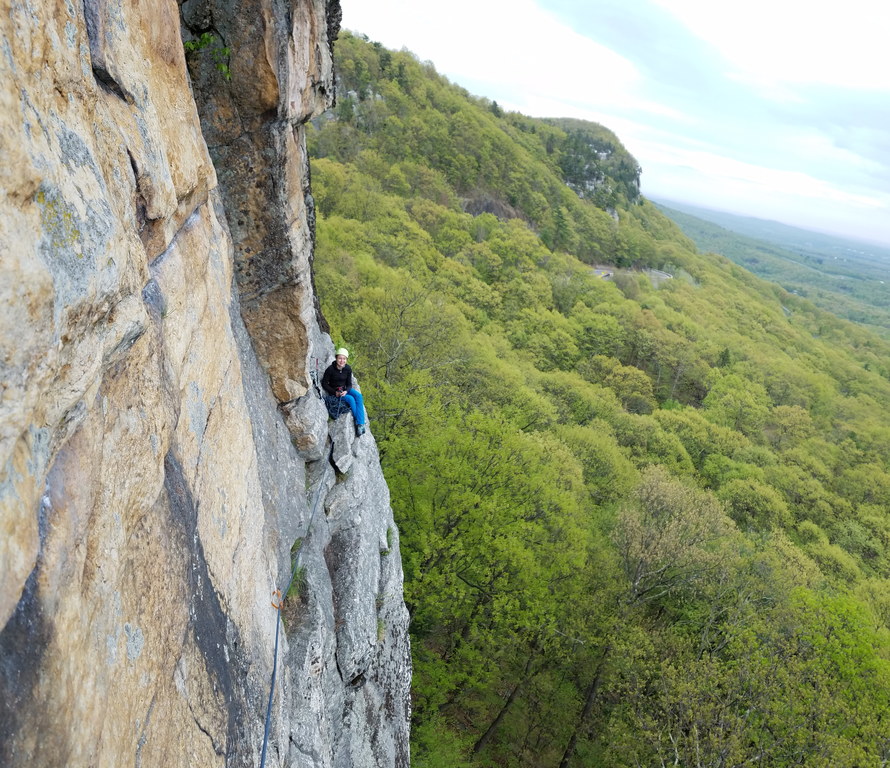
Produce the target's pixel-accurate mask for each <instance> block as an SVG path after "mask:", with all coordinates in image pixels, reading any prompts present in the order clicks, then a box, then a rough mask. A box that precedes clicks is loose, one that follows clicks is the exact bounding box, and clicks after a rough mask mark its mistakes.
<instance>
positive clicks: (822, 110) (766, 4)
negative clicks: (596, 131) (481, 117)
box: [342, 0, 890, 244]
mask: <svg viewBox="0 0 890 768" xmlns="http://www.w3.org/2000/svg"><path fill="white" fill-rule="evenodd" d="M342 6H343V27H344V28H345V29H349V30H353V31H356V32H360V33H364V34H366V35H367V36H368V37H369V38H370V39H371V40H376V41H379V42H381V43H383V44H384V45H385V46H387V47H388V48H394V49H397V50H398V49H401V48H406V49H408V50H410V51H411V52H413V53H414V54H415V55H417V56H418V58H420V59H421V60H422V61H431V62H433V64H434V65H435V67H436V70H437V71H438V72H440V73H441V74H443V75H445V76H446V77H448V79H449V80H451V81H452V82H455V83H458V84H459V85H461V86H463V87H464V88H466V89H467V90H469V91H470V92H471V93H473V94H475V95H477V96H485V97H487V98H489V99H492V100H495V101H497V102H498V103H499V104H500V105H501V106H503V107H504V108H506V109H510V110H517V111H519V112H522V113H523V114H526V115H531V116H535V117H578V118H582V119H586V120H594V121H596V122H599V123H602V124H603V125H605V126H606V127H608V128H611V129H612V130H613V131H615V133H617V134H618V137H619V138H620V139H621V141H622V143H623V144H624V145H625V146H626V147H627V148H628V150H630V152H631V153H632V154H633V155H634V157H636V159H637V162H639V163H640V165H641V166H642V168H643V176H642V187H643V194H645V195H647V196H650V197H656V198H659V197H660V198H669V199H673V200H678V201H684V202H688V203H693V204H697V205H702V206H705V207H710V208H717V209H721V210H726V211H731V212H733V213H740V214H743V215H751V216H757V217H760V218H767V219H775V220H777V221H782V222H784V223H787V224H792V225H796V226H802V227H805V228H808V229H817V230H820V231H826V232H832V233H837V234H842V235H847V236H850V237H856V238H859V239H865V240H872V241H877V242H881V243H884V244H890V2H887V0H845V1H844V2H842V3H828V2H813V1H812V0H745V1H744V2H739V1H738V0H722V2H721V1H720V0H587V1H586V2H585V1H584V0H546V2H545V1H544V0H540V1H539V2H535V0H448V2H443V0H437V2H433V0H342Z"/></svg>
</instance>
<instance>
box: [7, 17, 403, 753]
mask: <svg viewBox="0 0 890 768" xmlns="http://www.w3.org/2000/svg"><path fill="white" fill-rule="evenodd" d="M0 8H2V16H0V26H2V36H0V41H2V50H0V74H2V80H0V100H2V104H0V153H2V154H0V157H2V162H0V574H2V580H0V765H3V766H19V765H22V766H24V765H27V766H29V767H30V768H34V767H36V766H58V765H66V766H72V767H74V766H105V765H135V766H156V765H158V766H160V765H163V766H165V768H172V767H173V766H197V765H201V766H214V765H219V766H223V765H232V766H242V765H244V766H247V765H251V766H253V765H258V764H259V759H260V750H261V748H262V744H263V726H264V718H265V714H266V703H267V697H268V695H269V686H270V680H271V675H272V668H273V658H274V657H273V648H274V642H275V631H276V621H277V618H278V614H277V612H276V610H275V609H274V608H273V607H272V606H271V605H270V602H271V599H272V590H273V589H274V588H276V587H283V586H284V585H285V584H286V583H287V580H288V579H289V578H290V575H291V569H292V565H293V564H296V566H297V574H298V577H297V579H296V582H297V588H296V589H295V590H293V592H292V594H291V595H290V596H289V597H286V598H285V600H284V607H283V609H282V616H283V619H284V630H283V632H282V636H281V647H280V649H279V655H278V662H279V664H278V684H277V686H276V688H275V693H274V696H273V707H272V718H271V724H272V727H271V737H270V740H269V745H268V756H267V761H266V764H267V765H270V766H313V767H314V766H344V767H345V766H389V765H393V766H407V765H408V747H407V728H408V723H407V715H408V702H407V694H408V680H409V676H410V659H409V654H408V640H407V613H406V611H405V608H404V604H403V602H402V596H401V578H402V577H401V565H400V559H399V549H398V534H397V531H396V529H395V526H394V525H393V521H392V513H391V510H390V508H389V502H388V493H387V489H386V486H385V483H384V481H383V478H382V475H381V473H380V467H379V461H378V456H377V452H376V447H375V444H374V441H373V436H372V435H371V434H370V433H369V434H366V435H364V436H363V437H362V438H360V439H356V438H354V436H353V433H352V429H351V418H350V417H341V418H340V419H339V420H338V421H337V422H334V423H331V425H330V428H329V426H328V420H327V415H326V413H325V411H324V408H323V407H322V405H321V403H320V401H319V400H318V399H317V397H316V395H315V392H314V388H313V386H312V376H311V374H312V372H313V370H314V367H315V361H316V360H319V361H320V364H321V365H324V364H325V363H326V362H327V360H328V359H329V358H330V355H331V351H332V347H331V344H330V339H329V338H328V337H327V336H326V335H325V334H324V332H323V328H322V327H320V322H321V323H322V324H323V321H320V319H319V318H318V316H317V312H316V306H317V302H316V299H315V296H314V293H313V288H312V280H311V253H312V203H311V196H310V194H309V181H308V161H307V159H306V153H305V142H304V140H303V133H302V124H303V122H304V121H305V120H307V119H308V118H309V117H310V116H311V115H312V114H313V113H315V112H316V111H318V110H319V109H323V108H325V107H326V106H328V105H329V94H330V93H332V91H333V89H332V87H331V81H332V74H331V44H332V40H333V37H334V36H335V35H336V29H337V27H338V25H339V7H338V5H337V3H336V2H328V3H324V2H311V1H309V0H281V1H278V0H265V1H263V0H244V1H243V2H239V1H233V2H230V3H228V4H226V3H223V2H219V1H218V0H207V1H203V0H185V2H183V3H182V4H181V7H180V6H179V5H177V3H175V2H173V0H123V2H121V1H120V0H115V2H112V1H111V0H78V1H77V2H75V0H15V1H13V0H0ZM183 41H186V42H189V43H191V45H189V46H188V47H189V48H190V50H189V51H188V53H187V54H186V50H185V49H184V46H183ZM208 148H209V149H208ZM332 445H333V447H334V449H335V450H334V451H333V453H334V455H335V457H336V458H335V463H336V466H335V465H334V463H332V462H331V461H329V455H330V454H331V450H330V449H331V446H332Z"/></svg>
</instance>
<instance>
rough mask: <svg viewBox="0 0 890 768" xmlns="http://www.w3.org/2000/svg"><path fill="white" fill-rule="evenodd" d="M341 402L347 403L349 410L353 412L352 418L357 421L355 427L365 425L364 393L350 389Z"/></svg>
mask: <svg viewBox="0 0 890 768" xmlns="http://www.w3.org/2000/svg"><path fill="white" fill-rule="evenodd" d="M340 399H341V400H344V401H346V404H347V405H348V406H349V410H350V411H352V418H354V419H355V425H356V426H359V425H360V424H364V423H365V401H364V400H362V393H361V392H359V391H358V390H357V389H350V390H349V391H348V392H347V393H346V394H345V395H343V397H342V398H340Z"/></svg>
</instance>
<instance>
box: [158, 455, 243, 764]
mask: <svg viewBox="0 0 890 768" xmlns="http://www.w3.org/2000/svg"><path fill="white" fill-rule="evenodd" d="M164 470H165V480H164V489H165V491H166V493H167V498H168V501H169V504H170V516H171V521H172V522H173V523H174V525H176V526H178V527H179V528H180V529H181V534H182V540H181V543H182V545H183V547H184V548H185V549H186V551H188V552H189V558H188V573H187V574H185V577H186V578H187V580H188V585H189V595H190V596H191V597H190V599H191V605H190V609H189V631H190V633H191V635H192V637H193V639H194V642H195V645H196V646H197V647H198V648H199V649H200V651H201V654H202V655H203V657H204V662H205V664H206V668H207V671H208V672H209V673H210V674H211V675H212V676H213V679H214V680H215V686H214V688H215V690H217V691H218V692H219V693H220V694H221V695H222V701H221V702H220V705H221V707H222V708H223V710H224V712H225V714H226V720H227V723H228V726H227V731H226V743H225V746H222V745H220V744H219V743H218V737H215V736H214V735H213V734H212V733H211V732H210V731H209V730H208V729H207V728H206V726H204V725H202V724H201V722H200V718H199V717H198V716H197V714H195V713H194V712H193V715H194V718H195V723H196V724H197V725H198V727H199V729H200V730H201V731H202V732H203V733H205V734H206V735H207V737H208V738H209V739H210V741H211V743H212V744H213V748H214V752H216V753H217V754H221V755H225V756H226V764H227V765H242V764H243V765H248V764H249V763H248V761H247V756H242V757H241V758H239V757H238V756H237V754H235V753H234V752H233V750H234V748H235V746H236V745H238V744H242V743H243V742H244V737H245V735H246V733H245V729H246V726H247V717H248V715H247V707H246V706H245V702H244V698H245V697H244V691H243V690H242V686H243V685H244V683H245V681H246V679H247V674H246V673H247V663H246V660H245V659H244V658H243V657H242V656H241V654H240V653H239V651H238V645H239V642H238V634H237V630H235V629H234V627H232V626H231V623H230V622H229V620H228V617H227V615H226V612H225V610H224V609H223V607H222V606H221V605H220V602H219V596H218V595H217V594H216V590H215V589H214V588H213V581H212V580H211V578H210V572H209V570H208V568H207V561H206V559H205V557H204V548H203V545H202V544H201V539H200V537H199V535H198V510H197V508H196V506H195V502H194V499H193V497H192V493H191V491H190V490H189V487H188V484H187V483H186V480H185V477H184V475H183V472H182V466H181V465H180V463H179V461H178V459H177V458H176V456H174V455H173V454H172V453H168V454H167V456H166V458H165V459H164ZM233 641H234V642H233Z"/></svg>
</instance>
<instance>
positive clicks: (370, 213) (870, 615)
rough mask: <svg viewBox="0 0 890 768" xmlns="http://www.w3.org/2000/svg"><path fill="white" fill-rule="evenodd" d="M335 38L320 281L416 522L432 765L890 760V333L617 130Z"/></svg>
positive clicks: (417, 758)
mask: <svg viewBox="0 0 890 768" xmlns="http://www.w3.org/2000/svg"><path fill="white" fill-rule="evenodd" d="M337 60H338V61H337V63H338V69H339V77H340V83H339V87H338V106H337V107H336V109H335V110H334V111H333V112H332V113H330V114H327V115H325V116H324V117H323V118H322V119H319V120H318V121H316V123H315V124H314V126H313V127H311V129H310V131H309V144H310V152H311V155H312V174H313V193H314V196H315V201H316V206H317V250H316V281H317V286H318V293H319V296H320V299H321V303H322V308H323V311H324V314H325V316H326V318H327V319H328V321H329V322H330V324H331V326H332V333H333V336H334V340H335V342H337V343H344V344H345V345H347V346H348V347H349V348H350V350H351V353H352V354H351V357H350V362H351V363H353V366H354V369H355V370H356V373H357V374H358V376H359V381H360V383H361V386H362V389H363V391H364V393H365V397H366V403H367V404H368V410H369V414H370V419H371V426H372V429H373V432H374V435H375V438H376V440H377V442H378V445H379V449H380V453H381V459H382V462H383V467H384V471H385V474H386V476H387V480H388V482H389V485H390V489H391V493H392V504H393V509H394V511H395V514H396V518H397V521H398V523H399V526H400V530H401V537H402V538H401V546H402V552H403V556H404V560H405V562H404V567H405V576H406V583H405V594H406V601H407V602H408V605H409V609H410V611H411V615H412V625H411V632H412V643H413V654H414V691H413V699H414V723H413V745H412V749H413V759H412V764H413V765H416V766H441V767H442V768H445V767H446V766H447V768H454V767H455V766H499V765H503V766H561V767H563V768H565V767H567V766H583V765H587V766H591V765H609V766H650V765H668V764H670V765H701V766H741V765H749V764H758V765H768V766H792V765H806V766H825V767H826V768H827V767H828V766H866V765H868V766H871V765H875V766H877V765H881V764H884V763H885V761H887V760H890V716H888V714H887V713H888V711H890V700H888V699H890V516H888V509H890V463H888V445H890V414H888V412H887V410H886V408H885V404H886V403H887V402H888V400H890V380H888V379H890V345H888V343H887V342H886V341H884V340H882V339H880V338H879V337H877V336H875V335H874V334H872V333H870V332H869V331H868V330H867V329H864V328H861V327H858V326H856V325H854V324H852V323H850V322H848V321H846V320H842V319H839V318H837V317H835V316H833V315H831V314H829V313H827V312H825V311H822V310H820V309H818V308H816V307H815V306H814V305H813V304H811V303H810V302H808V301H807V300H805V299H803V298H801V297H799V296H795V295H792V294H790V293H787V292H786V291H784V290H782V289H781V288H780V287H778V286H777V285H775V284H771V283H767V282H764V281H763V280H761V279H759V278H756V277H754V276H753V275H752V274H751V273H750V272H748V271H746V270H745V269H743V268H742V267H740V266H737V265H735V264H733V263H731V262H730V261H729V260H728V259H726V258H723V257H720V256H715V255H713V254H707V253H704V254H703V253H699V252H697V250H696V248H695V246H694V245H693V243H692V241H691V240H689V239H688V238H687V237H685V236H684V235H683V234H681V232H680V231H679V229H678V228H677V227H676V226H675V225H674V224H673V223H671V222H670V221H669V220H668V219H666V218H665V217H664V216H663V215H662V214H661V213H660V212H659V211H658V210H657V209H656V208H655V207H654V206H653V205H652V204H650V203H649V202H648V201H646V200H645V199H644V198H642V197H640V196H639V173H640V169H639V166H638V165H637V164H636V162H635V160H634V159H633V158H632V157H631V156H630V155H629V154H628V153H627V152H626V150H625V149H624V148H623V147H622V146H621V144H620V142H619V140H618V139H617V138H616V137H615V136H614V134H612V133H611V132H609V131H608V130H607V129H605V128H602V127H600V126H596V125H593V124H586V123H579V122H576V121H565V120H552V121H545V120H538V119H532V118H528V117H525V116H523V115H520V114H516V113H507V112H504V111H503V110H502V109H501V108H500V107H499V106H498V105H497V104H496V103H494V102H489V101H487V100H485V99H478V98H474V97H471V96H470V95H469V94H468V93H467V92H466V91H464V90H463V89H461V88H459V87H456V86H454V85H452V84H450V83H448V82H447V81H446V80H445V79H444V78H442V77H440V76H439V75H437V73H436V72H435V69H434V68H433V66H432V65H431V64H428V63H421V62H419V61H417V60H416V59H415V58H414V57H413V56H412V55H410V54H409V53H407V52H393V51H389V50H386V49H385V48H383V47H382V46H380V45H378V44H375V43H370V42H368V41H367V40H365V39H362V38H361V37H356V36H352V35H348V34H345V35H343V36H341V38H340V40H339V41H338V43H337ZM594 266H596V267H600V268H601V269H599V270H595V269H594V268H593V267H594ZM651 270H661V271H663V272H666V273H668V274H669V275H670V277H669V278H667V277H664V276H661V277H660V278H659V277H657V276H656V274H655V273H654V272H651ZM604 272H605V273H606V275H607V277H608V278H609V279H604V277H603V276H602V275H603V273H604Z"/></svg>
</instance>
